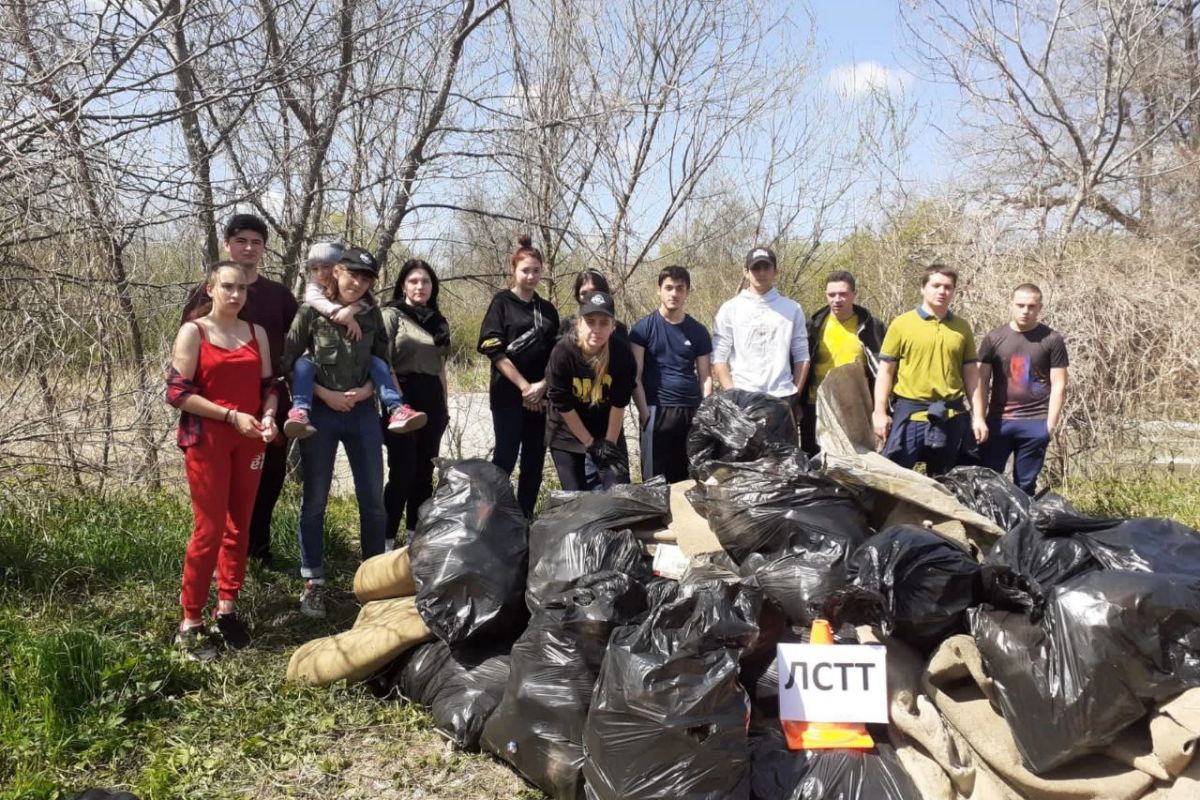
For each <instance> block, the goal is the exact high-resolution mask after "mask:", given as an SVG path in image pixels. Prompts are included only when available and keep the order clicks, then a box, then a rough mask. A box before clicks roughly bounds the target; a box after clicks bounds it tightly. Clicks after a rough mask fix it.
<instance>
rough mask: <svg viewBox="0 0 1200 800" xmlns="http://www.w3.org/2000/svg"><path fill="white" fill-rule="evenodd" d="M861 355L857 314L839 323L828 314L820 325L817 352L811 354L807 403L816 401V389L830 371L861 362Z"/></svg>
mask: <svg viewBox="0 0 1200 800" xmlns="http://www.w3.org/2000/svg"><path fill="white" fill-rule="evenodd" d="M862 355H863V347H862V342H860V341H859V340H858V314H851V315H850V319H848V320H846V321H845V322H839V321H838V318H837V317H835V316H834V315H833V312H832V311H831V312H829V315H828V316H826V317H825V321H824V322H823V323H822V324H821V335H820V337H819V338H818V339H817V352H815V353H813V354H812V369H813V377H812V384H811V385H810V386H809V389H808V402H810V403H815V402H816V401H817V387H818V386H820V385H821V381H823V380H824V379H825V376H826V375H828V374H829V371H830V370H831V369H833V368H834V367H840V366H843V365H844V364H853V363H854V362H856V361H861V360H862Z"/></svg>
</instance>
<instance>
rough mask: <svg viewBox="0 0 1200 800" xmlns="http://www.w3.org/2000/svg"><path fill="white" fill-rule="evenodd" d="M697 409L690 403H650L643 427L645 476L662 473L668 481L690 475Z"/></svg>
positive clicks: (644, 478) (679, 479)
mask: <svg viewBox="0 0 1200 800" xmlns="http://www.w3.org/2000/svg"><path fill="white" fill-rule="evenodd" d="M695 416H696V409H694V408H689V407H687V406H650V418H649V419H648V420H646V427H645V428H643V429H642V437H641V438H642V480H643V481H648V480H650V479H651V478H653V477H654V476H655V475H662V476H663V477H665V478H666V479H667V482H668V483H676V482H678V481H682V480H686V479H687V477H688V460H687V439H688V432H689V431H691V429H692V419H693V418H694V417H695Z"/></svg>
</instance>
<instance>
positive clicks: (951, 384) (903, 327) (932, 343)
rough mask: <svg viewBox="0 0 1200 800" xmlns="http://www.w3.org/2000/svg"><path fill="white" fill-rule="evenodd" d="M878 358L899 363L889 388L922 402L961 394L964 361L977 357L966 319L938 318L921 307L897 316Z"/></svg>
mask: <svg viewBox="0 0 1200 800" xmlns="http://www.w3.org/2000/svg"><path fill="white" fill-rule="evenodd" d="M879 358H880V359H881V360H883V361H896V362H899V366H898V367H897V368H896V383H895V386H893V387H892V391H893V392H894V393H895V394H896V395H897V396H898V397H904V398H907V399H909V400H919V401H921V402H932V401H934V400H957V399H958V398H960V397H962V396H963V395H964V394H965V388H964V386H963V379H962V368H963V364H969V363H971V362H973V361H978V360H979V359H978V357H977V356H976V353H975V337H974V335H972V333H971V326H970V324H969V323H968V322H967V321H966V320H965V319H963V318H962V317H959V316H956V315H954V314H953V313H949V312H948V313H947V314H946V317H945V319H941V320H939V319H938V318H937V317H935V316H933V315H932V314H929V313H926V311H925V309H923V308H917V309H915V310H913V311H906V312H905V313H903V314H901V315H900V316H899V317H896V320H895V321H894V322H893V323H892V324H891V325H890V326H889V327H888V331H887V335H886V336H884V337H883V345H882V346H881V347H880V348H879Z"/></svg>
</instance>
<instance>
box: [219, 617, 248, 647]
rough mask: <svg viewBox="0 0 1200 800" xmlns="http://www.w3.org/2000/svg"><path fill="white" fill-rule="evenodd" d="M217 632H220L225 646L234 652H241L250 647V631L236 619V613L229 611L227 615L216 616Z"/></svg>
mask: <svg viewBox="0 0 1200 800" xmlns="http://www.w3.org/2000/svg"><path fill="white" fill-rule="evenodd" d="M217 630H218V631H220V632H221V638H223V639H224V640H225V644H227V645H229V646H230V647H232V648H233V649H234V650H241V649H242V648H245V647H249V646H250V631H249V630H248V629H247V628H246V625H245V624H244V623H243V622H242V621H241V620H240V619H238V615H237V612H236V611H230V612H229V613H228V614H217Z"/></svg>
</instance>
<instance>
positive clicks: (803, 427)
mask: <svg viewBox="0 0 1200 800" xmlns="http://www.w3.org/2000/svg"><path fill="white" fill-rule="evenodd" d="M801 413H802V414H803V416H801V418H800V449H801V450H803V451H804V452H805V454H806V455H810V456H815V455H816V454H817V453H819V452H821V445H819V444H817V407H816V406H815V405H813V404H812V403H803V404H802V411H801Z"/></svg>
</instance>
